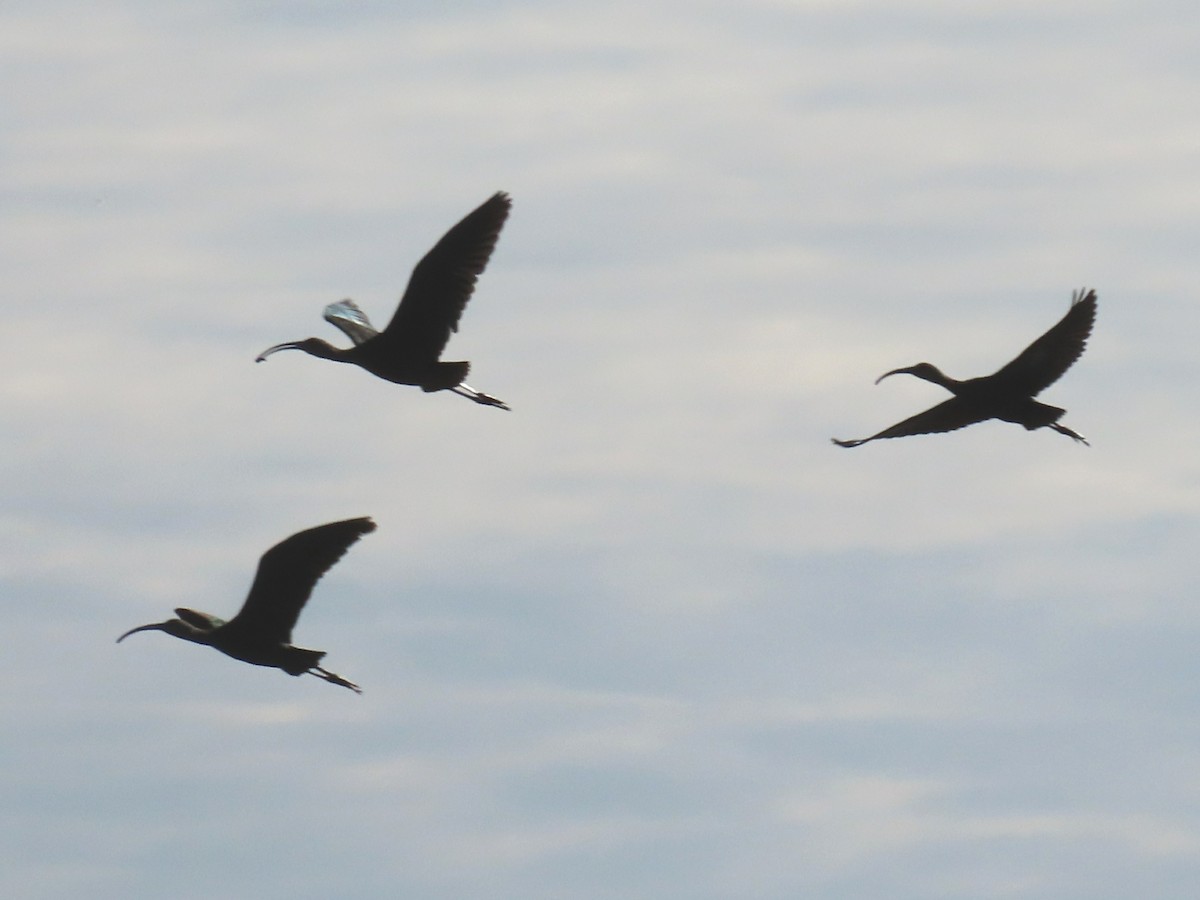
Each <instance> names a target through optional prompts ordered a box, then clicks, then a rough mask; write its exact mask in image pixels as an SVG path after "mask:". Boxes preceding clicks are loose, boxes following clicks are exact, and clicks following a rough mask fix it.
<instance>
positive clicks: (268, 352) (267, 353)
mask: <svg viewBox="0 0 1200 900" xmlns="http://www.w3.org/2000/svg"><path fill="white" fill-rule="evenodd" d="M299 346H300V343H299V341H290V342H288V343H286V344H276V345H275V346H274V347H268V348H267V349H266V350H264V351H263V352H262V353H260V354H258V356H256V357H254V361H255V362H262V361H263V360H264V359H266V358H267V357H268V356H270V355H271V354H272V353H276V352H278V351H280V350H296V349H298V348H299Z"/></svg>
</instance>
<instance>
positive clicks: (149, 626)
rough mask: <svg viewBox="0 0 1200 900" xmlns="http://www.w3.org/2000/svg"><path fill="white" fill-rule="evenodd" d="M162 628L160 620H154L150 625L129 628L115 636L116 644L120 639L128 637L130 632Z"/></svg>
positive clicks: (159, 629) (160, 629)
mask: <svg viewBox="0 0 1200 900" xmlns="http://www.w3.org/2000/svg"><path fill="white" fill-rule="evenodd" d="M162 630H163V627H162V623H161V622H154V623H152V624H150V625H139V626H138V627H137V628H130V629H129V630H128V631H127V632H125V633H124V634H123V635H121V636H120V637H119V638H117V643H118V644H119V643H121V641H123V640H125V638H127V637H129V636H130V635H131V634H137V633H138V632H139V631H162Z"/></svg>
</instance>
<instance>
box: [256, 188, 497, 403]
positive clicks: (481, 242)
mask: <svg viewBox="0 0 1200 900" xmlns="http://www.w3.org/2000/svg"><path fill="white" fill-rule="evenodd" d="M511 207H512V200H510V199H509V196H508V195H507V194H505V193H503V192H500V193H497V194H495V195H494V196H492V197H491V198H490V199H488V200H487V201H486V202H484V203H483V204H482V205H481V206H480V207H479V208H478V209H475V210H474V211H472V212H470V213H468V214H467V215H466V216H465V217H464V218H463V219H462V221H460V222H459V223H458V224H457V225H455V226H454V227H453V228H451V229H450V230H449V231H447V232H446V234H445V235H444V236H443V237H442V239H441V240H440V241H438V242H437V243H436V244H435V245H434V247H433V249H432V250H430V251H429V252H428V253H426V254H425V256H424V257H423V258H422V259H421V261H420V262H419V263H417V265H416V267H415V268H414V269H413V273H412V277H411V278H409V281H408V287H407V288H405V290H404V296H403V297H401V298H400V305H399V306H398V307H397V308H396V312H395V314H394V315H393V316H392V320H391V321H390V322H389V323H388V325H387V327H386V328H384V329H383V330H382V331H377V330H376V329H375V327H374V326H373V325H372V324H371V323H370V321H369V320H368V319H367V317H366V315H364V314H363V312H362V310H360V309H359V308H358V306H357V305H356V304H355V303H354V301H353V300H342V301H340V302H338V303H331V304H330V305H329V306H327V307H326V308H325V319H326V321H328V322H329V323H331V324H333V325H335V326H337V327H338V328H340V329H341V330H342V331H343V332H344V333H345V334H346V336H347V337H349V338H350V340H351V341H352V342H353V346H351V347H346V348H341V347H334V346H333V345H332V344H330V343H328V342H327V341H323V340H321V339H320V338H307V339H305V340H302V341H290V342H288V343H284V344H276V345H275V346H274V347H268V348H267V349H266V350H264V351H263V352H262V353H260V354H259V355H258V357H257V359H256V362H262V361H263V360H264V359H266V358H267V357H268V356H270V355H271V354H272V353H275V352H277V351H279V350H301V351H303V352H305V353H307V354H309V355H310V356H317V357H320V358H321V359H331V360H334V361H335V362H343V363H349V364H350V365H354V366H358V367H359V368H361V369H365V370H366V371H368V372H370V373H371V374H372V375H375V376H376V377H378V378H382V379H384V380H385V381H390V382H392V383H394V384H410V385H416V386H417V387H419V388H421V390H423V391H430V392H431V391H445V390H449V391H453V392H454V393H456V394H460V395H461V396H463V397H466V398H468V399H470V400H474V401H475V402H476V403H481V404H483V405H484V406H497V407H499V408H501V409H508V406H507V405H506V404H505V403H503V402H502V401H500V400H497V399H496V398H495V397H491V396H489V395H487V394H485V393H483V392H482V391H477V390H475V388H473V387H471V386H470V385H468V384H466V377H467V372H468V371H469V370H470V363H467V362H461V361H460V362H442V361H441V360H440V359H439V358H438V357H440V356H441V354H442V350H443V349H445V346H446V343H447V342H448V341H449V340H450V335H451V334H452V333H453V332H455V331H457V330H458V322H459V319H460V318H461V317H462V314H463V310H464V309H465V308H466V305H467V301H468V300H470V299H471V294H472V293H473V292H474V290H475V282H476V280H477V279H478V277H479V275H481V274H482V273H483V270H484V269H485V268H486V267H487V263H488V260H489V259H490V258H491V255H492V251H493V250H494V249H495V247H496V241H497V240H498V239H499V237H500V229H501V228H503V227H504V222H505V220H506V219H507V218H508V212H509V209H510V208H511Z"/></svg>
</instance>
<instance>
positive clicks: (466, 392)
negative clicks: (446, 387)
mask: <svg viewBox="0 0 1200 900" xmlns="http://www.w3.org/2000/svg"><path fill="white" fill-rule="evenodd" d="M450 390H452V391H454V393H456V394H458V395H459V396H460V397H466V398H467V399H468V400H474V401H475V402H476V403H482V404H483V405H484V406H498V407H500V409H507V410H509V411H510V412H511V411H512V410H511V409H510V408H509V405H508V404H507V403H505V402H504V401H503V400H497V399H496V398H495V397H493V396H491V395H490V394H485V393H484V392H483V391H477V390H475V388H473V387H471V386H470V385H469V384H467V383H466V382H465V381H464V382H462V383H461V384H458V385H455V386H454V387H452V388H450Z"/></svg>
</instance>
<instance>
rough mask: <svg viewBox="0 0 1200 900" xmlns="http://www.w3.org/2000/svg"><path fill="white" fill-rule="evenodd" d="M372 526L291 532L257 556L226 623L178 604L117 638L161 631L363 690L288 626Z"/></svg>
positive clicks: (353, 522)
mask: <svg viewBox="0 0 1200 900" xmlns="http://www.w3.org/2000/svg"><path fill="white" fill-rule="evenodd" d="M374 530H375V523H374V522H372V521H371V520H370V519H369V518H361V519H347V520H346V521H344V522H330V523H329V524H328V525H318V526H317V527H316V528H309V529H307V530H306V531H301V532H298V533H296V534H293V535H292V536H291V537H289V538H286V539H285V540H283V541H280V542H279V543H278V544H276V545H275V546H274V547H272V548H271V549H270V550H268V551H267V552H266V553H264V554H263V555H262V558H261V559H259V561H258V571H257V573H256V574H255V576H254V583H253V584H251V585H250V593H249V594H248V595H247V596H246V602H245V603H243V604H242V608H241V610H240V611H239V612H238V614H237V615H236V616H234V617H233V618H232V619H230V620H229V621H228V622H226V621H225V620H224V619H219V618H217V617H216V616H214V615H212V614H211V613H206V612H198V611H197V610H194V609H186V608H181V609H176V610H175V615H176V616H178V618H175V619H168V620H167V621H165V622H155V623H152V624H150V625H142V626H141V627H139V628H132V629H130V630H129V631H127V632H125V633H124V634H123V635H121V636H120V637H119V638H117V643H118V644H119V643H121V641H123V640H125V638H127V637H129V636H130V635H131V634H136V633H137V632H139V631H165V632H166V633H167V634H169V635H172V636H173V637H177V638H183V640H185V641H191V642H192V643H195V644H207V645H208V646H210V647H215V648H216V649H217V650H220V651H221V652H222V653H224V654H225V655H226V656H232V657H233V658H234V659H240V660H242V661H243V662H248V663H252V664H253V665H256V666H271V667H274V668H277V669H282V670H283V671H285V672H287V673H288V674H289V675H303V674H304V673H305V672H308V673H309V674H312V675H316V676H317V677H318V678H323V679H325V680H326V681H328V682H330V683H331V684H339V685H341V686H342V687H347V688H350V690H352V691H354V692H355V693H358V694H361V693H362V689H361V688H359V686H358V685H357V684H355V683H354V682H352V681H347V680H346V679H345V678H343V677H342V676H340V675H336V674H334V673H333V672H330V671H328V670H326V669H323V668H321V666H320V665H318V663H320V661H321V657H323V656H324V655H325V652H324V651H322V650H306V649H304V648H303V647H296V646H294V645H293V644H292V628H293V627H294V626H295V624H296V620H297V619H298V618H300V611H301V610H302V609H304V604H305V603H307V602H308V598H309V596H310V595H311V594H312V591H313V587H314V586H315V585H316V583H317V582H318V581H319V580H320V579H321V576H322V575H324V574H325V573H326V572H328V571H329V570H330V569H331V568H332V567H333V564H334V563H336V562H337V561H338V560H339V559H341V558H342V556H343V554H345V552H346V551H347V550H348V549H350V547H351V546H352V545H353V544H354V543H355V542H356V541H357V540H358V539H359V538H360V537H362V536H363V535H364V534H370V533H371V532H372V531H374Z"/></svg>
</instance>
